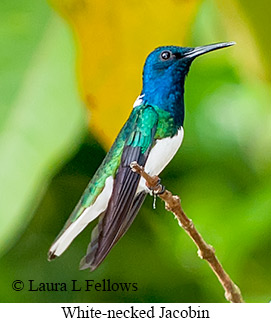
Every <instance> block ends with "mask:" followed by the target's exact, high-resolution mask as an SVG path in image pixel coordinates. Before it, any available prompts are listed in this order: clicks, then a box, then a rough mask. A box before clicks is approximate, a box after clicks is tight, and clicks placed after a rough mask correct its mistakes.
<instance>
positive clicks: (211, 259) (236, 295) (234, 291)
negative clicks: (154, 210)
mask: <svg viewBox="0 0 271 323" xmlns="http://www.w3.org/2000/svg"><path fill="white" fill-rule="evenodd" d="M130 166H131V169H132V170H133V171H134V172H136V173H138V174H140V175H141V176H142V177H143V178H144V179H145V180H146V185H147V186H148V187H149V188H150V189H151V190H153V191H154V193H155V194H157V195H158V196H159V197H160V198H161V199H162V200H163V201H164V202H165V208H166V210H168V211H170V212H172V213H173V214H174V215H175V217H176V218H177V219H178V222H179V225H180V226H181V227H182V228H183V229H184V230H185V231H186V233H187V234H188V235H189V236H190V237H191V239H192V240H193V241H194V243H195V244H196V246H197V247H198V255H199V257H200V258H202V259H205V260H206V261H207V262H208V264H209V266H210V267H211V269H212V270H213V272H214V273H215V274H216V276H217V278H218V280H219V281H220V283H221V285H222V286H223V288H224V290H225V298H226V299H227V300H228V301H229V302H232V303H244V301H243V298H242V295H241V291H240V289H239V288H238V286H236V285H235V284H234V282H233V281H232V280H231V278H230V277H229V275H228V274H227V273H226V272H225V270H224V269H223V267H222V265H221V263H220V262H219V261H218V259H217V257H216V255H215V249H214V248H213V247H212V246H211V245H209V244H207V243H206V242H205V241H204V240H203V238H202V236H201V235H200V233H199V232H198V231H197V230H196V228H195V226H194V224H193V222H192V220H190V219H189V218H188V217H187V216H186V214H185V213H184V211H183V209H182V206H181V201H180V198H179V197H178V196H174V195H172V193H171V192H169V191H168V190H165V189H164V187H163V186H162V185H161V184H160V179H159V177H157V176H150V175H148V174H147V173H146V172H145V171H144V168H143V167H141V166H139V165H138V164H137V163H136V162H133V163H131V165H130Z"/></svg>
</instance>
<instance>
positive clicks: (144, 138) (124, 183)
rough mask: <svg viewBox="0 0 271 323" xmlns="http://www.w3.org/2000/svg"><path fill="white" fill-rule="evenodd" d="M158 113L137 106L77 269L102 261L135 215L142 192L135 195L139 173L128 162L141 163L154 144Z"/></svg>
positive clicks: (139, 204)
mask: <svg viewBox="0 0 271 323" xmlns="http://www.w3.org/2000/svg"><path fill="white" fill-rule="evenodd" d="M157 124H158V114H157V112H156V111H155V109H154V108H153V107H151V106H142V107H139V108H137V111H136V119H135V123H134V125H133V126H132V127H131V131H130V132H129V133H128V136H127V140H126V143H125V146H124V149H123V153H122V156H121V161H120V165H119V167H118V170H117V173H116V177H115V179H114V185H113V191H112V196H111V198H110V201H109V203H108V207H107V209H106V211H105V213H104V215H103V216H102V217H100V220H99V223H98V225H97V227H96V228H95V229H94V231H93V234H92V237H91V243H90V245H89V247H88V250H87V254H86V256H85V257H84V258H83V259H82V261H81V264H80V269H86V268H90V269H91V270H94V269H95V268H97V266H98V265H99V264H100V263H101V262H102V261H103V259H104V258H105V257H106V255H107V254H108V252H109V251H110V250H111V248H112V247H113V246H114V244H115V243H116V242H117V241H118V240H119V239H120V238H121V237H122V236H123V234H124V233H125V232H126V231H127V230H128V228H129V226H130V225H131V223H132V221H133V219H134V218H135V216H136V214H137V212H138V210H139V208H140V206H141V204H142V203H143V201H144V197H145V196H144V194H140V195H139V196H136V191H137V187H138V184H139V181H140V175H139V174H137V173H134V172H133V171H132V170H131V168H130V164H131V162H133V161H136V162H137V163H138V164H139V165H142V166H144V165H145V163H146V160H147V158H148V155H149V152H150V149H151V148H152V146H153V143H154V135H155V132H156V128H157Z"/></svg>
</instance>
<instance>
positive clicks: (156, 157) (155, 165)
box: [137, 127, 184, 193]
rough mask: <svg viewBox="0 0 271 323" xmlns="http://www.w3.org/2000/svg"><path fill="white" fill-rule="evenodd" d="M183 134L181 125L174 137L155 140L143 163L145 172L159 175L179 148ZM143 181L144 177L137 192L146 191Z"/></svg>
mask: <svg viewBox="0 0 271 323" xmlns="http://www.w3.org/2000/svg"><path fill="white" fill-rule="evenodd" d="M183 136H184V131H183V127H181V128H180V129H179V130H178V133H177V134H176V135H175V136H174V137H172V138H164V139H159V140H157V142H156V144H155V145H154V147H153V148H152V150H151V151H150V154H149V157H148V159H147V162H146V165H145V171H146V173H148V174H150V175H159V174H160V173H161V172H162V170H163V169H164V168H165V167H166V166H167V164H168V163H169V162H170V161H171V159H172V158H173V157H174V155H175V154H176V152H177V151H178V149H179V148H180V146H181V144H182V141H183ZM145 182H146V181H145V179H144V178H141V179H140V182H139V186H138V189H137V193H139V192H141V191H143V190H147V191H148V189H147V187H146V184H145Z"/></svg>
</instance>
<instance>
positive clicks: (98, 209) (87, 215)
mask: <svg viewBox="0 0 271 323" xmlns="http://www.w3.org/2000/svg"><path fill="white" fill-rule="evenodd" d="M113 181H114V180H113V177H112V176H110V177H108V178H107V179H106V181H105V186H104V189H103V190H102V192H101V193H100V195H99V196H98V197H97V199H96V201H95V202H94V204H92V205H91V206H89V207H88V208H86V209H85V210H84V212H83V213H82V214H81V215H80V216H79V218H78V219H77V220H76V221H75V222H74V223H72V224H71V225H70V226H69V227H68V228H67V230H66V231H64V232H63V233H62V235H61V236H60V237H59V238H58V239H57V240H56V241H55V242H54V244H53V245H52V246H51V248H50V250H49V254H53V255H54V256H60V255H61V254H62V253H63V252H64V251H65V250H66V249H67V248H68V246H69V245H70V244H71V242H72V241H73V240H74V239H75V238H76V237H77V236H78V234H79V233H80V232H81V231H82V230H84V228H85V227H86V226H87V225H88V224H89V223H90V222H91V221H93V220H94V219H96V218H97V217H98V216H99V215H100V214H101V213H102V212H104V211H105V210H106V208H107V205H108V202H109V199H110V196H111V194H112V190H113Z"/></svg>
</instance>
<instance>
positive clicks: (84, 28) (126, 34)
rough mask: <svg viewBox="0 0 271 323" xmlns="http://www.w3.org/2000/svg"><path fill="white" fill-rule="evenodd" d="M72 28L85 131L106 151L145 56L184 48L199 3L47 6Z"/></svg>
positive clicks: (58, 2)
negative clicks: (86, 115) (170, 47)
mask: <svg viewBox="0 0 271 323" xmlns="http://www.w3.org/2000/svg"><path fill="white" fill-rule="evenodd" d="M52 2H53V5H54V6H55V7H56V8H57V10H58V11H59V12H60V13H61V14H62V15H63V16H64V17H65V18H66V19H67V20H68V22H69V23H70V24H71V26H72V28H73V30H74V32H75V36H76V40H77V43H78V49H79V58H78V60H79V65H78V72H79V80H80V91H81V95H82V98H83V100H84V102H85V103H86V105H87V107H88V108H89V109H90V111H91V117H90V125H91V129H92V131H93V132H94V134H95V135H96V136H97V138H98V140H99V141H100V142H101V143H102V144H103V145H104V147H105V148H108V147H110V145H111V144H112V142H113V140H114V138H115V137H116V135H117V133H118V132H119V130H120V128H121V127H122V125H123V124H124V122H125V121H126V119H127V117H128V115H129V113H130V111H131V109H132V105H133V102H134V100H135V99H136V97H137V96H138V95H139V93H140V90H141V75H142V68H143V64H144V61H145V58H146V56H147V55H148V53H149V52H150V51H152V50H153V49H154V48H155V47H158V46H161V45H184V44H185V39H186V35H187V33H188V32H189V27H190V25H191V22H192V20H193V17H194V14H195V13H196V8H197V4H199V2H200V1H199V0H179V1H177V0H175V1H174V0H170V1H169V0H167V1H166V0H145V1H135V0H130V1H123V0H114V1H109V0H99V1H94V0H52Z"/></svg>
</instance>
